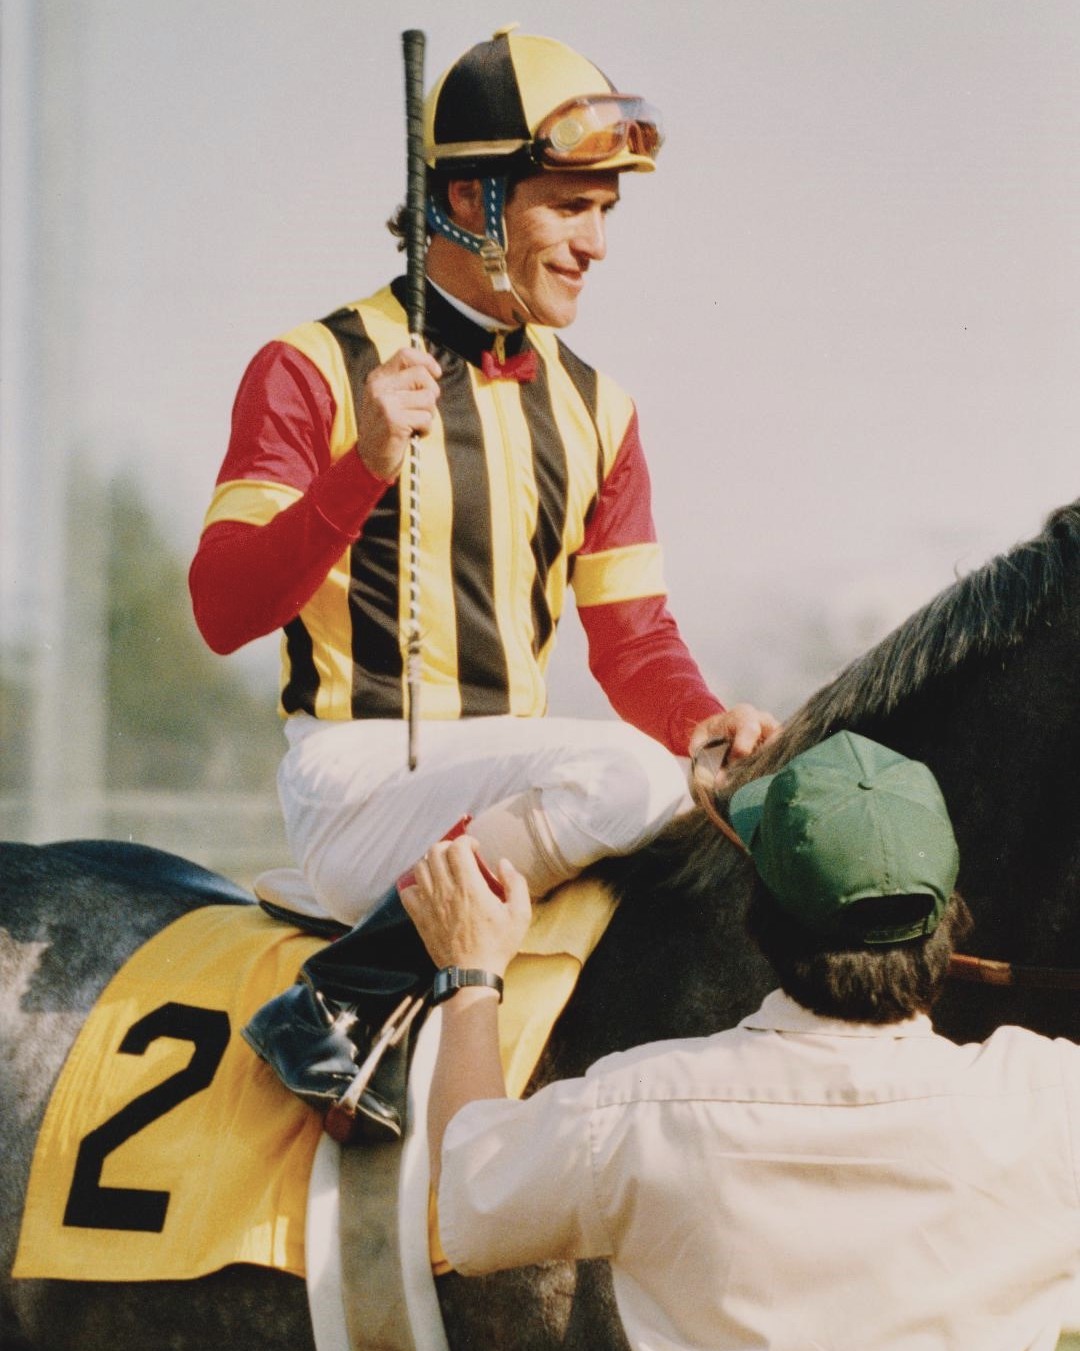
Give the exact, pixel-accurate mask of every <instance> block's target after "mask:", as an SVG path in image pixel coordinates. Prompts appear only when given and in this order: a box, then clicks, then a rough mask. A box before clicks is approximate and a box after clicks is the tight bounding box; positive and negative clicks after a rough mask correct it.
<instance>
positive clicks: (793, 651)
mask: <svg viewBox="0 0 1080 1351" xmlns="http://www.w3.org/2000/svg"><path fill="white" fill-rule="evenodd" d="M513 20H519V21H520V22H521V26H522V28H523V29H524V30H525V31H528V32H540V33H546V34H549V35H551V36H555V37H559V38H562V39H564V40H566V41H568V42H570V43H571V44H572V45H575V46H577V47H579V48H580V49H581V50H582V51H583V52H585V53H586V54H587V55H589V56H590V57H591V58H592V59H593V60H595V61H596V62H597V64H599V65H600V66H602V67H603V68H604V69H605V71H606V72H607V73H608V74H609V75H610V76H611V77H612V79H613V80H614V81H615V82H616V83H617V84H618V85H619V86H620V87H621V88H623V89H625V90H627V91H629V92H632V93H640V94H642V95H644V96H646V97H647V98H649V100H650V101H652V102H654V103H655V104H657V105H658V106H659V107H660V108H661V109H662V111H663V114H664V120H665V127H666V132H667V137H668V140H667V144H666V145H665V147H664V150H663V152H662V154H661V157H660V164H659V169H658V172H657V173H656V174H654V175H651V176H630V181H626V182H625V184H624V189H625V190H624V200H623V202H622V204H621V205H620V207H619V208H618V210H617V212H616V213H615V216H614V218H613V219H612V221H611V230H610V246H609V256H608V258H607V260H606V261H605V262H604V263H603V264H601V265H600V266H598V267H597V268H596V269H595V271H594V272H593V273H591V274H590V279H589V284H588V286H587V288H586V292H585V295H584V297H583V300H582V307H581V317H580V319H579V321H578V323H577V324H576V325H575V327H574V328H573V329H572V330H571V332H570V333H569V335H568V339H569V341H570V344H571V346H573V347H575V348H576V349H577V350H579V351H580V352H581V353H582V355H584V356H585V357H586V358H587V359H588V360H590V361H591V362H592V363H593V364H595V365H598V366H600V367H601V368H602V369H604V370H606V371H607V372H608V373H609V374H611V375H612V376H614V377H615V378H616V379H618V380H619V381H620V382H622V383H623V384H624V385H625V386H626V387H627V388H628V389H629V390H630V391H631V393H632V394H633V395H634V397H635V399H636V401H637V404H638V407H639V410H640V414H641V421H642V429H643V436H644V441H645V445H646V450H647V452H648V455H649V460H650V464H651V468H652V474H653V480H654V492H655V507H656V516H657V520H658V523H659V526H660V530H661V536H662V538H663V539H664V541H665V544H666V554H667V574H668V581H669V585H670V587H671V591H672V597H673V608H674V609H675V611H676V614H677V616H678V618H679V620H680V623H681V626H682V627H683V629H684V631H685V632H686V633H687V635H688V637H689V639H690V641H691V645H692V647H693V648H694V649H695V651H696V653H697V655H698V657H699V660H700V661H701V662H702V664H703V665H704V667H705V668H706V672H707V674H708V675H709V676H710V678H711V679H712V680H713V681H714V684H715V685H716V687H717V691H718V693H720V694H721V695H722V696H727V697H730V698H733V697H748V698H751V699H757V700H758V701H760V702H763V703H773V704H779V705H781V706H780V707H779V708H778V711H779V712H787V711H789V709H790V706H791V703H792V700H793V699H795V698H796V697H797V698H801V697H802V696H803V695H805V694H808V693H809V692H810V691H811V690H812V689H813V688H814V687H815V686H816V684H817V683H819V678H820V673H819V672H816V671H811V670H805V671H804V670H803V668H802V667H801V666H800V665H799V662H800V660H801V653H802V647H803V645H804V644H805V642H806V626H807V625H808V624H809V623H810V622H811V621H817V620H818V619H820V618H821V617H822V615H823V614H824V615H826V616H827V617H828V619H829V622H830V624H831V625H832V629H833V638H834V642H835V644H836V647H837V651H838V652H840V653H849V652H854V651H856V650H859V649H861V647H862V646H864V645H865V643H866V642H867V641H868V640H869V639H870V638H871V637H874V636H876V635H877V633H879V632H880V631H881V626H882V624H884V623H885V622H890V623H891V622H892V621H895V620H898V619H899V618H901V617H902V616H903V615H905V614H907V613H908V612H909V611H910V610H911V609H912V608H914V607H915V606H916V605H917V604H919V603H921V602H922V601H923V600H925V599H927V598H929V596H930V595H932V594H933V593H935V592H936V591H937V590H939V589H940V588H941V587H942V586H944V585H946V584H948V582H949V581H950V580H951V579H952V577H953V575H954V572H957V571H959V572H963V571H967V570H969V569H970V568H972V567H974V566H977V565H978V564H980V563H981V562H983V561H984V560H985V559H986V558H988V557H989V556H990V555H992V554H994V553H996V552H999V551H1000V550H1002V549H1004V548H1006V547H1008V546H1009V545H1011V544H1012V543H1014V542H1016V541H1017V540H1019V539H1022V538H1025V537H1027V536H1029V535H1031V534H1033V533H1035V532H1036V531H1037V530H1038V528H1039V527H1040V525H1041V522H1042V519H1043V517H1044V515H1045V514H1046V512H1047V511H1048V510H1050V509H1051V508H1053V507H1054V506H1057V505H1060V504H1061V503H1063V502H1066V501H1070V500H1072V499H1073V498H1074V497H1076V496H1077V494H1078V492H1080V484H1078V482H1077V476H1076V473H1075V466H1076V446H1077V439H1078V433H1080V386H1078V378H1077V377H1078V372H1080V162H1078V156H1077V147H1078V146H1080V100H1078V99H1077V87H1078V76H1080V5H1077V4H1076V0H1009V2H1007V3H1005V2H1002V0H699V2H698V3H679V2H678V0H669V3H664V4H661V3H658V2H657V0H649V3H634V2H633V0H621V2H620V3H614V2H612V3H599V2H598V0H575V3H572V4H571V3H562V2H561V0H542V2H541V3H533V2H532V0H528V2H525V3H521V2H519V0H499V3H489V2H488V0H472V3H460V2H459V3H453V4H450V3H446V2H445V0H442V3H435V0H427V2H424V3H418V2H414V3H402V4H397V5H387V4H375V3H373V2H372V0H348V2H346V0H306V3H304V4H296V3H295V0H183V2H182V3H180V2H179V0H175V2H174V0H77V2H76V0H43V3H41V4H40V5H35V4H32V3H29V0H4V21H5V30H6V33H7V37H8V41H7V45H6V57H5V59H6V61H7V63H8V64H7V67H6V69H5V74H6V76H7V77H8V97H9V99H10V98H11V97H13V96H15V95H16V94H17V93H18V91H17V90H16V89H15V86H14V84H13V82H12V80H11V76H12V66H11V61H12V59H13V58H12V51H13V45H14V46H16V47H17V48H18V50H20V51H22V52H23V53H29V54H30V55H31V56H32V55H33V54H34V53H35V52H36V53H37V58H36V59H37V64H36V65H35V66H34V67H33V68H32V69H31V70H30V71H29V73H30V75H31V76H32V77H33V78H32V80H31V81H30V82H29V84H28V85H27V87H26V90H24V91H23V95H22V104H23V106H22V110H21V114H20V116H22V117H23V119H24V121H23V122H21V123H20V126H22V127H23V128H24V130H25V137H24V139H23V140H22V141H20V139H19V137H18V136H17V135H16V136H15V138H14V139H13V123H12V121H11V118H10V117H9V121H8V132H7V138H6V140H5V142H4V145H5V165H4V171H5V173H6V181H7V184H8V187H9V189H10V185H11V183H12V181H13V175H16V174H21V175H22V177H23V181H24V182H25V183H28V184H29V185H30V187H31V189H32V191H31V193H30V197H29V198H28V205H27V206H26V209H25V211H21V214H19V215H18V216H15V215H13V213H14V212H15V211H16V208H15V205H14V204H13V202H12V201H11V199H10V198H9V199H8V201H9V205H8V214H7V216H6V217H5V220H6V221H7V226H8V246H7V247H8V255H7V256H8V259H9V262H8V273H7V276H8V292H7V294H8V296H9V300H8V302H6V303H7V304H8V313H7V332H8V345H7V348H6V349H5V350H6V351H7V352H8V354H9V355H8V359H7V360H6V362H5V365H4V369H3V371H2V372H0V374H2V375H3V379H4V384H3V390H2V392H3V397H4V399H5V401H7V404H8V410H9V415H8V421H7V426H8V428H9V432H8V433H7V435H8V438H9V445H8V447H7V452H8V463H9V464H10V463H11V444H10V439H11V437H12V436H15V437H21V436H22V435H23V431H22V430H20V429H25V428H26V427H27V426H29V425H30V424H31V423H32V422H33V421H34V419H33V418H32V417H31V415H30V413H29V412H28V409H27V404H28V400H27V396H26V390H27V389H29V388H30V387H31V385H30V384H29V383H27V381H33V382H38V383H40V385H41V387H43V388H44V389H45V390H46V392H47V395H48V398H47V400H46V402H47V404H48V407H47V409H46V413H47V416H46V419H45V426H46V427H47V429H48V437H49V438H50V444H55V445H60V446H63V447H64V453H65V454H67V453H70V452H71V451H73V450H74V448H75V447H81V448H83V449H84V450H86V451H87V452H89V453H90V454H91V455H92V456H93V458H94V459H95V461H96V462H97V463H100V464H102V465H107V466H121V465H126V466H132V467H135V468H137V470H138V472H139V474H140V476H141V478H142V480H143V482H144V485H145V488H146V490H147V492H148V494H149V496H150V498H151V500H152V501H153V502H154V504H155V505H156V506H157V507H159V508H160V509H161V510H162V511H163V512H167V513H168V515H169V519H170V526H169V532H170V535H171V537H172V538H173V539H174V540H175V541H176V543H177V544H178V546H179V547H180V548H182V549H183V550H184V551H185V552H186V553H190V552H191V551H192V550H193V548H194V545H195V541H196V539H197V535H198V530H199V525H200V521H201V517H202V513H203V510H204V508H205V506H206V503H207V501H208V499H209V494H210V491H211V488H212V484H213V480H214V477H215V474H216V471H217V468H218V464H219V462H220V459H221V456H222V453H223V451H224V448H225V443H226V438H227V434H228V421H229V411H230V404H231V400H232V396H233V393H234V391H235V388H236V384H237V382H238V380H239V378H240V375H241V373H242V371H243V369H244V366H245V364H246V362H247V361H248V359H249V358H250V357H251V356H252V355H253V353H254V352H255V350H256V349H257V348H258V347H259V346H260V345H261V344H262V343H263V342H264V341H266V340H267V339H268V338H270V337H272V336H274V335H276V334H277V333H279V332H281V331H282V330H284V329H286V328H289V327H291V326H292V325H294V324H295V323H298V322H300V321H301V320H304V319H307V318H312V317H316V316H318V315H321V314H324V313H326V312H328V311H329V310H331V309H333V308H336V307H337V306H338V305H339V304H341V303H343V302H345V301H347V300H351V299H356V298H359V297H361V296H363V295H365V294H367V293H369V292H370V291H372V290H374V289H375V288H376V287H377V286H379V285H380V284H382V283H383V282H384V281H385V280H387V279H388V278H389V277H390V276H391V275H392V274H393V273H394V271H395V270H397V267H398V258H397V255H396V254H395V252H394V248H393V242H392V241H391V239H390V237H389V236H388V235H387V234H386V232H385V230H384V229H383V227H382V222H383V221H384V219H385V218H386V216H387V215H388V214H389V212H390V210H391V209H392V208H393V207H394V206H395V204H396V203H397V202H398V201H399V200H400V199H401V197H402V194H403V182H404V168H403V142H404V122H403V109H402V73H401V58H400V34H401V31H402V29H404V28H407V27H419V28H422V29H424V30H425V31H426V32H427V35H428V54H427V73H428V82H429V83H430V82H431V81H432V80H433V79H434V78H435V76H436V75H437V74H438V73H439V71H441V70H442V69H443V67H445V66H446V65H447V64H449V62H450V61H452V60H453V59H454V58H455V57H456V56H457V55H458V54H459V53H460V52H461V51H462V50H463V49H464V48H466V47H468V46H470V45H471V44H472V43H473V42H475V41H478V40H480V39H482V38H485V37H487V36H489V35H490V33H491V32H492V30H493V29H494V28H496V27H497V26H499V25H502V24H505V23H508V22H511V21H513ZM13 24H17V25H18V27H19V41H18V43H17V44H13V42H12V40H11V33H12V25H13ZM42 53H44V56H42ZM27 91H29V92H27ZM6 106H8V107H9V108H10V103H9V104H8V105H6ZM42 145H43V146H44V149H42V148H41V147H42ZM27 146H29V147H30V151H29V152H27ZM13 147H14V148H13ZM34 147H37V148H36V149H35V148H34ZM24 152H25V153H29V156H30V157H29V159H26V158H25V156H24ZM19 156H24V157H23V158H19V159H18V163H16V162H15V160H16V158H18V157H19ZM27 164H29V165H30V166H31V168H30V169H29V170H28V169H27ZM15 219H17V220H19V221H25V222H29V224H28V226H27V229H28V232H29V235H31V236H32V237H33V241H34V243H33V249H32V262H33V268H32V269H31V271H30V272H29V273H28V274H27V275H29V276H30V277H31V278H35V277H36V278H38V279H40V280H41V282H42V286H41V290H40V297H39V293H38V291H37V290H36V289H35V290H34V291H33V294H32V297H31V299H30V301H28V300H27V297H26V296H25V295H24V297H23V305H24V309H25V312H26V314H27V316H28V319H27V322H28V323H31V324H36V325H39V326H41V331H38V332H36V333H35V334H34V335H33V341H32V342H31V341H29V340H28V341H27V343H26V348H25V352H23V355H22V356H21V357H19V358H18V360H15V361H13V359H12V357H11V355H10V354H11V351H12V337H11V335H12V332H13V321H12V308H11V306H12V305H13V304H14V300H13V299H12V297H15V292H14V290H13V289H12V284H11V278H12V276H13V275H14V274H13V272H12V265H11V261H10V260H11V257H12V254H11V248H12V244H11V241H12V239H13V237H14V236H13V234H12V230H13V226H12V221H13V220H15ZM20 275H22V274H21V273H20ZM15 298H16V299H17V297H15ZM23 333H24V330H23V329H22V328H20V329H19V335H20V338H21V337H22V335H23ZM27 353H29V355H27ZM39 367H45V368H47V369H46V370H45V374H44V375H41V371H40V370H39ZM20 379H21V380H22V383H20V384H19V386H18V392H16V391H15V389H14V386H13V382H16V381H20ZM38 383H35V384H34V385H33V387H34V388H37V387H38ZM13 394H14V396H15V397H14V398H13ZM20 398H21V400H22V414H21V416H19V417H16V416H14V414H13V413H12V411H11V410H12V409H13V408H14V407H15V405H16V404H18V403H19V401H20ZM12 428H14V429H15V430H14V431H12V430H10V429H12ZM44 434H45V433H43V432H41V429H40V427H38V429H37V431H36V433H31V432H26V446H25V449H24V448H23V446H22V444H21V442H20V444H19V445H18V447H17V455H19V456H22V457H23V458H24V459H25V458H26V457H30V456H33V455H34V454H35V453H36V452H35V448H34V445H35V443H34V435H38V436H41V435H44ZM24 469H25V466H24ZM8 473H9V482H8V483H7V484H6V485H5V493H6V494H7V497H8V512H7V515H6V517H5V520H6V522H7V524H6V526H5V529H9V530H11V529H16V528H18V529H22V530H24V531H27V530H29V528H30V526H29V525H28V524H27V522H31V521H32V520H33V512H32V510H31V508H30V506H29V505H26V507H25V509H23V510H21V511H20V513H19V521H16V522H15V524H14V525H12V520H13V514H12V511H11V508H10V502H11V481H10V470H9V471H8ZM27 477H28V476H27V474H26V473H24V474H23V480H22V481H23V482H24V483H25V481H26V480H27ZM29 477H30V478H32V475H30V476H29ZM20 522H21V524H20ZM4 556H5V558H8V557H9V554H5V555H4ZM6 580H7V582H8V583H10V578H9V579H6ZM564 660H565V658H564ZM269 685H272V681H271V682H269ZM558 688H559V689H561V688H562V686H561V685H560V686H559V687H558ZM566 688H567V689H568V690H570V691H571V692H570V693H569V694H558V695H557V702H558V701H559V700H560V699H567V700H569V701H570V702H571V703H572V704H574V705H575V706H577V705H578V701H579V699H583V698H584V696H583V695H581V693H580V691H579V689H578V686H577V685H576V684H574V683H573V682H571V684H570V685H568V686H567V687H566ZM271 693H272V692H271V690H270V689H269V687H268V697H271ZM785 705H786V706H785Z"/></svg>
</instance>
